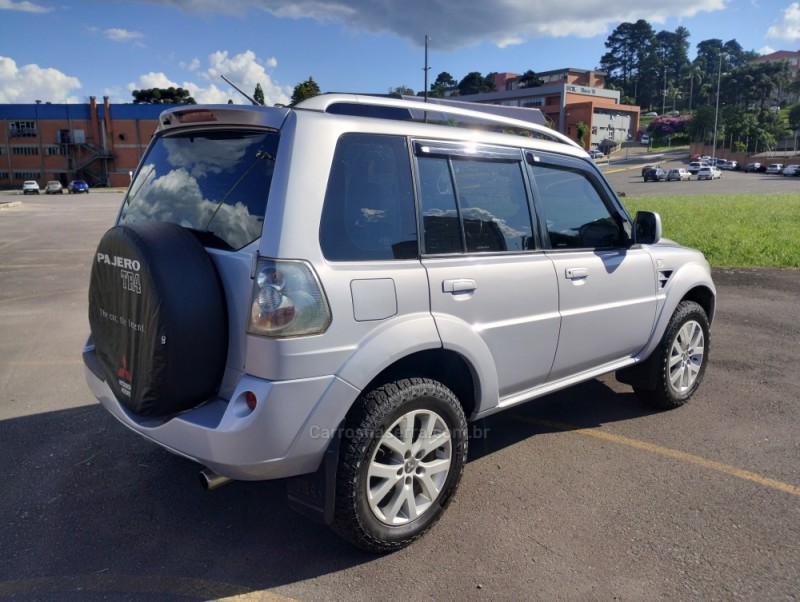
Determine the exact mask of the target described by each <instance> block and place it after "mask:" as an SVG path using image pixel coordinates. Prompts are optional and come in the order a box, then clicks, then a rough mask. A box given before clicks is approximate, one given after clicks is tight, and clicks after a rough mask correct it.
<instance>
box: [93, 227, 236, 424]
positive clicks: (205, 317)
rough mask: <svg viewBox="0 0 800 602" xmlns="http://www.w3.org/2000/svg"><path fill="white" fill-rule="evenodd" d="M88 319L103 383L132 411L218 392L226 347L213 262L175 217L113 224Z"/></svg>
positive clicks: (99, 260) (187, 404)
mask: <svg viewBox="0 0 800 602" xmlns="http://www.w3.org/2000/svg"><path fill="white" fill-rule="evenodd" d="M89 325H90V327H91V329H92V337H93V339H94V344H95V351H96V353H97V356H98V359H99V360H100V362H101V363H102V366H103V371H104V373H105V377H106V382H107V383H108V384H109V386H110V387H111V390H112V391H113V392H114V395H116V397H117V399H118V400H119V401H120V402H121V403H122V404H124V405H125V406H126V407H127V408H128V409H129V410H130V411H131V412H133V413H135V414H139V415H143V416H163V415H166V414H173V413H176V412H181V411H183V410H187V409H189V408H192V407H194V406H196V405H198V404H200V403H202V402H203V401H205V400H207V399H208V398H209V397H211V396H213V395H214V394H215V393H216V392H217V390H218V388H219V383H220V381H221V379H222V374H223V371H224V369H225V360H226V357H227V351H228V323H227V311H226V307H225V296H224V293H223V290H222V285H221V283H220V279H219V276H218V274H217V271H216V268H215V267H214V263H213V261H212V260H211V257H210V256H209V255H208V253H207V252H206V250H205V249H204V248H203V246H202V245H201V244H200V242H199V241H198V240H197V239H196V238H195V237H194V235H193V234H192V233H191V232H190V231H189V230H186V229H185V228H182V227H181V226H179V225H177V224H172V223H168V222H139V223H133V224H125V225H119V226H115V227H114V228H111V229H110V230H109V231H108V232H106V233H105V235H104V236H103V238H102V239H101V241H100V244H99V245H98V247H97V252H96V253H95V257H94V263H93V264H92V274H91V281H90V284H89Z"/></svg>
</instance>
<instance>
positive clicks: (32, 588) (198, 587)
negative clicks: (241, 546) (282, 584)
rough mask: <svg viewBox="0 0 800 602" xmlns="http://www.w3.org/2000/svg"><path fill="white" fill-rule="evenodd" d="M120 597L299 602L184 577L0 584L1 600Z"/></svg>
mask: <svg viewBox="0 0 800 602" xmlns="http://www.w3.org/2000/svg"><path fill="white" fill-rule="evenodd" d="M90 592H91V593H101V594H112V595H113V594H118V595H124V596H125V597H126V598H130V599H136V596H137V595H142V594H145V595H148V596H150V595H155V596H165V597H168V598H178V597H180V598H196V599H201V600H225V601H236V602H239V601H244V602H249V601H251V600H252V601H259V602H297V600H295V599H294V598H287V597H285V596H281V595H279V594H275V593H273V592H270V591H268V590H255V591H254V590H253V589H252V588H248V587H245V586H242V585H233V584H229V583H216V582H214V581H207V580H205V579H188V578H183V577H178V578H176V577H158V576H153V575H147V576H135V575H113V574H111V573H106V572H104V573H101V574H95V575H76V576H69V575H65V576H63V577H42V578H39V579H18V580H13V581H2V582H0V598H3V599H5V598H10V597H12V596H25V597H29V596H46V597H48V598H51V599H58V597H59V594H61V595H64V594H84V595H85V594H86V593H90Z"/></svg>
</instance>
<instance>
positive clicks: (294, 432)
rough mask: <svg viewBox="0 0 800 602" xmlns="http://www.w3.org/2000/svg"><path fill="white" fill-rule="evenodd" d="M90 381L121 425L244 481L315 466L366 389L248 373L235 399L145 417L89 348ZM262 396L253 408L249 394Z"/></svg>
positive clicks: (338, 381)
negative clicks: (116, 390)
mask: <svg viewBox="0 0 800 602" xmlns="http://www.w3.org/2000/svg"><path fill="white" fill-rule="evenodd" d="M83 357H84V364H85V374H86V381H87V383H88V384H89V388H90V389H91V391H92V393H93V394H94V396H95V397H96V398H97V399H98V401H100V403H101V404H102V405H103V406H104V407H105V408H106V409H107V410H108V411H109V412H111V414H112V415H113V416H114V417H115V418H116V419H117V420H119V421H120V422H121V423H122V424H124V425H125V426H127V427H128V428H129V429H131V430H132V431H134V432H136V433H138V434H140V435H141V436H143V437H145V438H147V439H149V440H151V441H153V442H154V443H157V444H158V445H160V446H162V447H164V448H166V449H167V450H169V451H171V452H173V453H175V454H178V455H180V456H183V457H185V458H189V459H190V460H194V461H195V462H198V463H200V464H203V465H204V466H207V467H209V468H210V469H211V470H213V471H214V472H217V473H219V474H221V475H223V476H226V477H229V478H232V479H237V480H264V479H278V478H284V477H291V476H297V475H301V474H306V473H310V472H314V471H315V470H317V468H318V467H319V465H320V462H321V461H322V459H323V456H324V454H325V450H326V449H327V448H328V445H329V443H330V442H331V440H332V439H333V437H334V436H335V435H336V429H337V428H338V426H339V424H340V423H341V421H342V420H343V419H344V417H345V414H346V413H347V411H348V409H349V408H350V406H351V405H352V403H353V401H354V400H355V399H356V397H357V396H358V394H359V393H360V391H359V390H358V389H356V388H355V387H353V386H351V385H350V384H348V383H346V382H344V381H343V380H341V379H339V378H337V377H336V376H332V375H331V376H323V377H318V378H310V379H301V380H292V381H277V382H273V381H267V380H263V379H260V378H255V377H252V376H249V375H244V376H243V377H242V378H241V379H240V380H239V382H238V384H237V386H236V389H235V391H234V393H233V395H232V396H231V399H230V400H224V399H214V400H211V401H209V402H207V403H206V404H204V405H202V406H199V407H197V408H195V409H193V410H189V411H187V412H184V413H182V414H178V415H176V416H172V417H166V418H164V417H158V418H152V417H142V416H136V415H135V414H132V413H131V412H130V411H129V410H128V409H127V408H126V407H125V406H123V405H122V404H120V403H119V401H117V399H116V398H115V397H114V394H113V393H112V392H111V389H110V388H109V386H108V385H107V384H106V382H105V381H104V380H103V378H102V372H101V371H100V370H99V362H98V361H97V358H96V356H95V354H94V350H93V349H91V348H88V349H86V350H84V354H83ZM248 391H251V392H253V393H254V394H255V395H256V399H257V405H256V409H255V410H252V411H251V410H250V409H249V408H248V407H247V403H246V401H245V394H246V393H247V392H248Z"/></svg>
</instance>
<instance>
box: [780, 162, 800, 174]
mask: <svg viewBox="0 0 800 602" xmlns="http://www.w3.org/2000/svg"><path fill="white" fill-rule="evenodd" d="M798 171H800V165H797V164H792V165H787V166H786V167H784V168H783V175H784V176H796V175H798V173H797V172H798Z"/></svg>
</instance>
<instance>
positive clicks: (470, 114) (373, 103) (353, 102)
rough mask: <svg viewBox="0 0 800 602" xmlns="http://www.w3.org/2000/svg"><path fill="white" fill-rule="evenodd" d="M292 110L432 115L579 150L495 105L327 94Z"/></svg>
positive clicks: (387, 116) (419, 117)
mask: <svg viewBox="0 0 800 602" xmlns="http://www.w3.org/2000/svg"><path fill="white" fill-rule="evenodd" d="M467 105H469V108H464V107H466V106H467ZM490 107H491V108H490ZM294 108H297V109H304V110H311V111H321V112H323V113H338V114H346V115H356V116H360V117H377V118H384V119H405V120H416V121H428V120H430V119H431V115H440V116H442V119H441V121H443V122H447V121H448V118H451V117H463V118H467V119H470V120H472V121H474V122H479V123H484V124H494V125H502V126H505V127H509V128H515V129H522V130H526V131H529V132H531V133H532V134H534V135H536V136H537V137H540V138H545V139H547V140H552V141H553V142H560V143H562V144H569V145H570V146H574V147H576V148H581V149H582V147H581V146H580V145H579V144H577V143H576V142H575V141H574V140H572V139H570V138H568V137H567V136H565V135H564V134H561V133H560V132H556V131H555V130H552V129H550V128H548V127H545V126H543V125H540V124H538V123H534V122H532V121H525V120H522V119H515V118H512V117H506V116H503V115H498V114H497V110H498V109H499V108H500V107H497V106H496V105H483V104H479V103H469V102H464V101H460V102H457V101H448V100H443V99H438V98H437V99H436V101H435V102H427V103H426V102H420V101H418V100H406V99H405V98H398V97H389V96H372V95H368V94H339V93H329V94H320V95H319V96H314V97H312V98H309V99H306V100H303V101H301V102H300V103H298V104H296V105H295V106H294ZM539 114H541V113H539Z"/></svg>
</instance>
